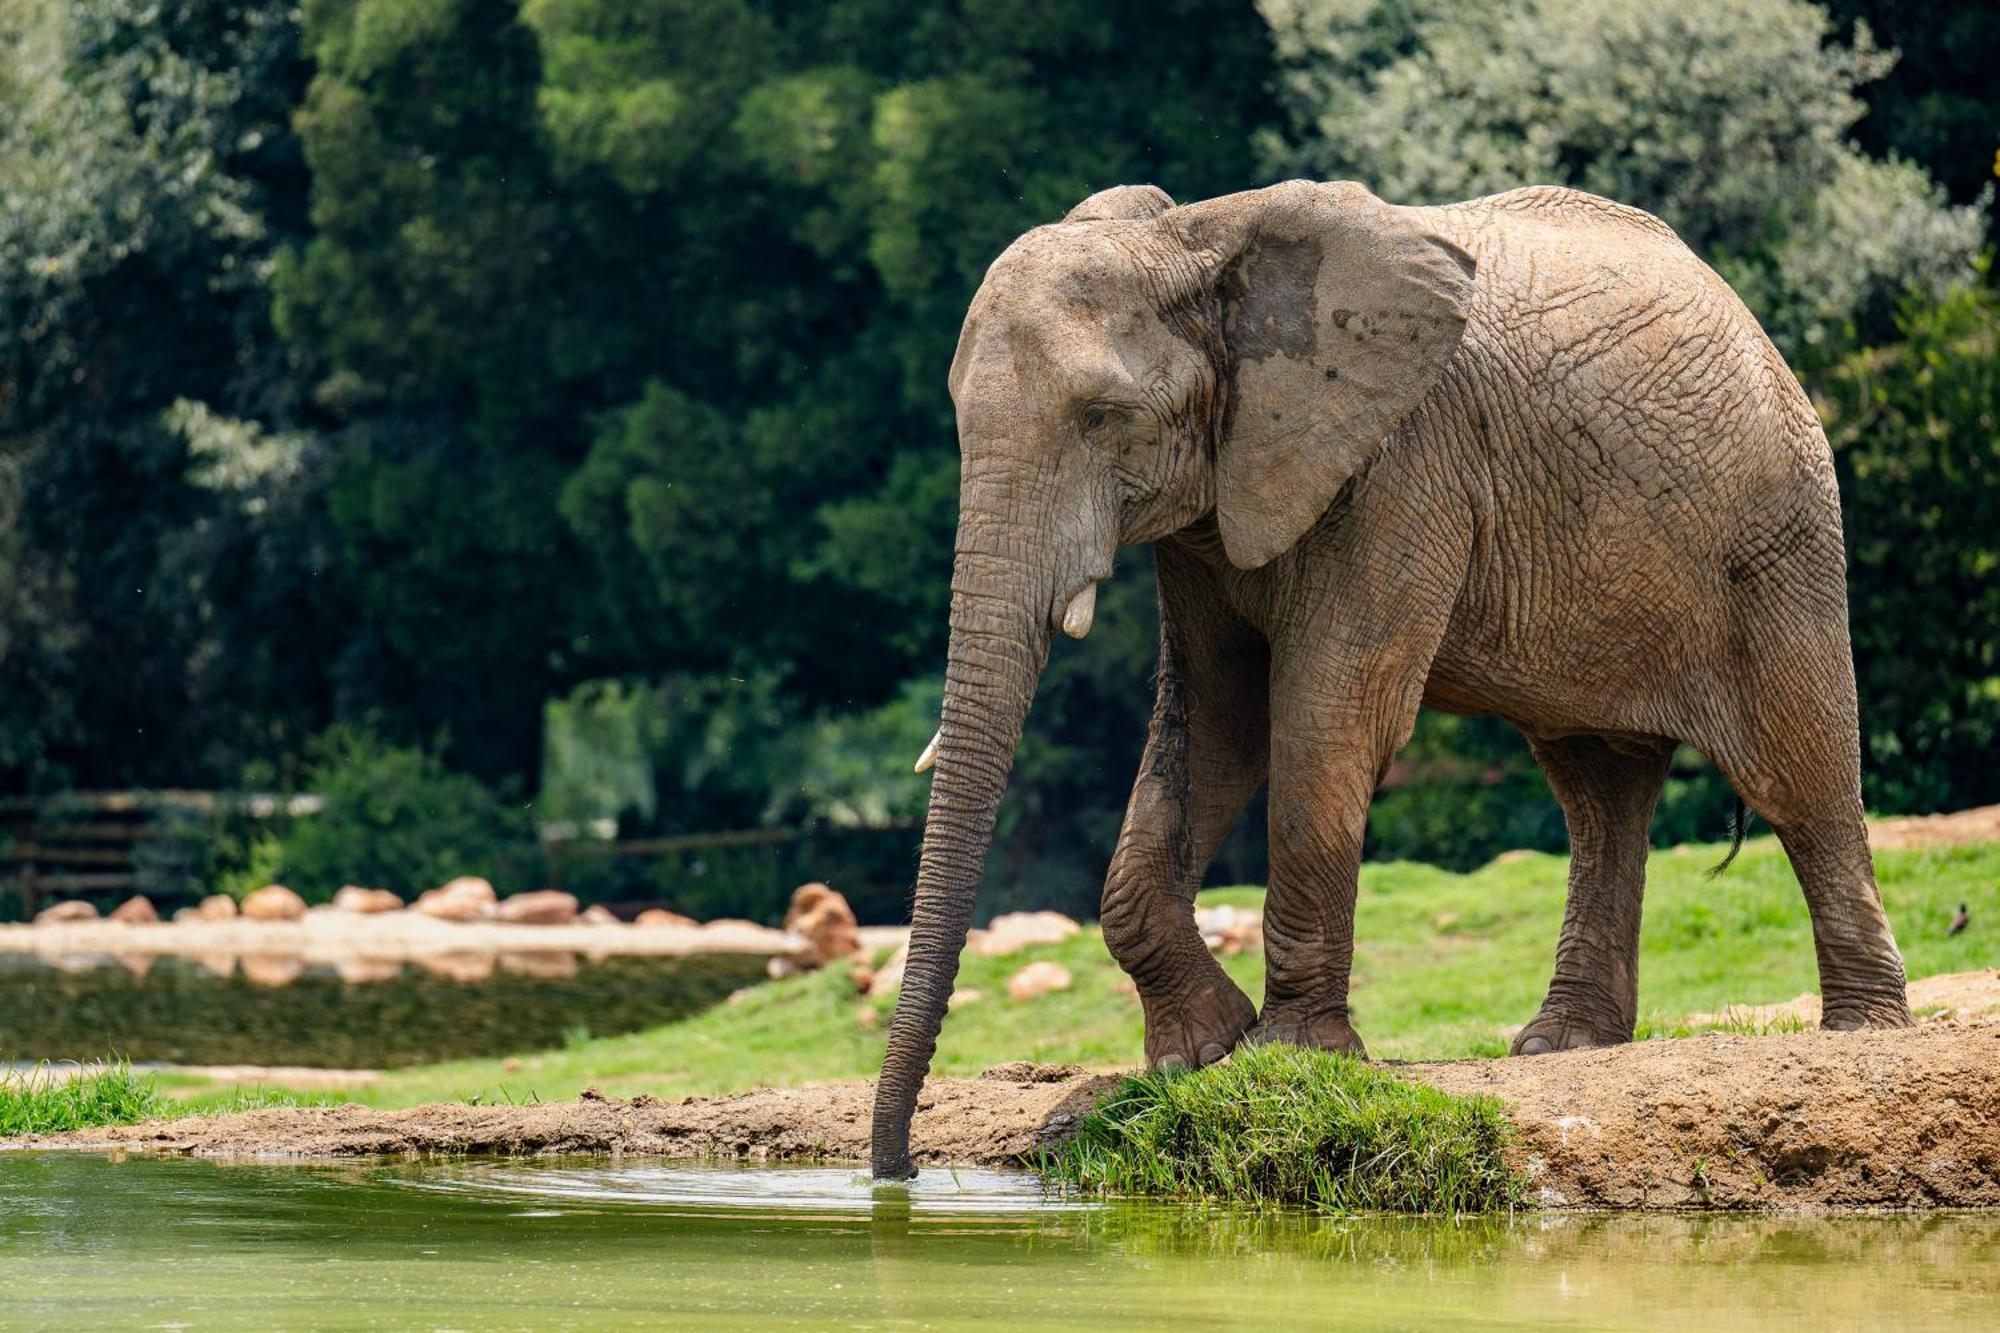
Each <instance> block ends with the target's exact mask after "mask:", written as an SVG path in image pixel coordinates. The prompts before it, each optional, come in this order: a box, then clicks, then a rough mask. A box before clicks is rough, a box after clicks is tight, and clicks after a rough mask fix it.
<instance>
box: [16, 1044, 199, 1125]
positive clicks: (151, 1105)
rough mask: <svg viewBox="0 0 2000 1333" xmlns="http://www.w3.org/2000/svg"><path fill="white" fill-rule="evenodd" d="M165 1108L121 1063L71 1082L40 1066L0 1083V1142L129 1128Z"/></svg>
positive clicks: (80, 1075)
mask: <svg viewBox="0 0 2000 1333" xmlns="http://www.w3.org/2000/svg"><path fill="white" fill-rule="evenodd" d="M165 1106H166V1102H165V1100H164V1099H163V1098H162V1097H161V1096H160V1093H159V1090H158V1089H157V1088H156V1087H155V1086H154V1082H153V1080H152V1079H150V1078H148V1077H146V1076H145V1075H142V1074H135V1073H134V1072H133V1071H132V1066H131V1065H129V1064H125V1063H124V1062H122V1061H120V1062H116V1063H112V1064H106V1065H103V1066H101V1067H95V1068H91V1069H88V1070H85V1071H83V1072H82V1073H78V1074H75V1075H74V1076H67V1075H66V1074H63V1073H59V1072H58V1071H56V1070H55V1069H52V1068H51V1067H50V1066H48V1065H42V1066H39V1067H37V1068H34V1069H28V1070H22V1071H19V1072H17V1073H12V1074H8V1075H6V1076H4V1077H0V1137H4V1136H8V1135H13V1134H61V1133H63V1132H65V1131H67V1130H72V1129H94V1128H96V1127H97V1126H99V1125H129V1124H132V1123H133V1122H135V1121H139V1120H144V1119H146V1118H147V1117H148V1116H152V1115H158V1114H160V1113H161V1111H162V1110H163V1109H164V1108H165Z"/></svg>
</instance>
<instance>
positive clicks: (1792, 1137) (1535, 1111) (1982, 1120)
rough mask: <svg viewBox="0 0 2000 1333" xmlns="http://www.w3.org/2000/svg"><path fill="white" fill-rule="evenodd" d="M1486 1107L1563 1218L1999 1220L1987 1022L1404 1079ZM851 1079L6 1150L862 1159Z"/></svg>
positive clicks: (944, 1108)
mask: <svg viewBox="0 0 2000 1333" xmlns="http://www.w3.org/2000/svg"><path fill="white" fill-rule="evenodd" d="M1400 1072H1402V1073H1404V1074H1405V1075H1407V1076H1409V1077H1413V1078H1418V1079H1421V1080H1423V1081H1425V1082H1428V1083H1431V1084H1433V1085H1435V1086H1437V1087H1440V1088H1443V1089H1446V1090H1447V1091H1451V1092H1460V1093H1487V1094H1491V1095H1493V1096H1495V1097H1498V1098H1499V1099H1500V1100H1501V1101H1502V1102H1503V1103H1504V1104H1505V1105H1506V1107H1507V1109H1508V1112H1509V1114H1510V1115H1511V1117H1512V1118H1513V1120H1514V1122H1515V1124H1516V1126H1517V1127H1518V1129H1519V1131H1520V1143H1519V1146H1518V1147H1517V1149H1516V1155H1517V1158H1518V1164H1519V1165H1520V1167H1521V1168H1522V1169H1523V1170H1524V1171H1526V1172H1527V1173H1528V1176H1529V1178H1530V1183H1531V1194H1532V1195H1533V1197H1534V1200H1535V1201H1536V1202H1538V1203H1540V1204H1542V1205H1543V1206H1548V1207H1573V1208H1773V1207H1775V1208H1787V1207H1792V1208H1796V1207H1819V1206H1834V1207H1896V1208H1917V1207H1981V1206H1996V1205H2000V1023H1979V1024H1966V1025H1960V1024H1947V1023H1938V1024H1931V1025H1927V1026H1925V1027H1921V1028H1917V1029H1912V1030H1910V1031H1907V1032H1893V1033H1858V1034H1849V1033H1821V1032H1805V1033H1798V1034H1794V1035H1789V1036H1776V1037H1736V1036H1708V1037H1691V1038H1686V1039H1683V1040H1678V1041H1652V1042H1643V1043H1638V1044H1635V1045H1630V1046H1622V1047H1617V1048H1614V1049H1610V1050H1601V1051H1576V1052H1570V1053H1566V1054H1561V1055H1547V1056H1540V1057H1537V1058H1534V1059H1523V1060H1467V1061H1458V1062H1453V1063H1448V1064H1424V1065H1408V1066H1404V1067H1402V1069H1401V1071H1400ZM1113 1081H1114V1079H1113V1077H1112V1076H1109V1075H1104V1074H1092V1073H1090V1072H1088V1071H1085V1070H1081V1069H1076V1068H1073V1067H1070V1068H1064V1067H1052V1066H1034V1065H1027V1064H1015V1065H1006V1066H1002V1067H1001V1068H998V1069H993V1070H989V1071H988V1072H987V1073H986V1074H984V1075H982V1076H981V1077H979V1078H976V1079H933V1080H932V1081H931V1082H930V1084H929V1085H928V1086H927V1087H926V1089H925V1093H924V1098H923V1101H922V1103H921V1104H920V1106H919V1109H918V1113H917V1122H916V1126H915V1132H914V1135H913V1141H914V1144H915V1146H916V1150H917V1156H918V1159H919V1160H920V1161H924V1162H930V1163H938V1162H954V1163H968V1164H985V1165H995V1164H1005V1163H1012V1162H1018V1161H1020V1160H1021V1159H1022V1158H1023V1157H1024V1156H1025V1155H1027V1154H1029V1153H1030V1152H1032V1150H1033V1149H1034V1148H1035V1146H1036V1145H1037V1144H1040V1143H1045V1142H1049V1141H1052V1140H1054V1139H1058V1138H1060V1137H1062V1136H1063V1135H1064V1134H1066V1133H1067V1132H1068V1131H1069V1128H1070V1126H1072V1125H1073V1124H1074V1123H1075V1120H1076V1118H1077V1117H1078V1116H1080V1115H1081V1114H1083V1113H1084V1112H1085V1111H1086V1110H1087V1109H1088V1108H1089V1107H1090V1105H1091V1104H1092V1103H1093V1102H1094V1101H1095V1099H1096V1098H1097V1097H1098V1096H1100V1095H1101V1094H1102V1093H1103V1092H1104V1091H1105V1089H1107V1088H1108V1087H1110V1086H1111V1084H1112V1083H1113ZM869 1098H870V1090H869V1087H868V1085H866V1084H863V1083H839V1084H827V1085H822V1086H818V1087H807V1088H785V1089H770V1090H766V1091H761V1092H749V1093H741V1094H737V1095H735V1096H728V1097H713V1098H684V1099H680V1100H676V1101H659V1100H655V1099H651V1098H646V1097H640V1098H637V1099H635V1100H633V1101H631V1102H622V1101H616V1100H608V1099H605V1098H601V1097H597V1096H594V1095H586V1096H585V1097H584V1098H582V1099H580V1100H578V1101H575V1102H563V1103H551V1104H544V1105H535V1106H481V1107H470V1106H427V1107H418V1108H415V1109H412V1110H407V1111H370V1110H365V1109H363V1108H361V1107H355V1106H347V1107H332V1108H324V1109H303V1110H267V1111H251V1112H246V1113H244V1114H241V1115H234V1116H225V1117H221V1118H218V1119H212V1120H169V1121H155V1122H152V1123H149V1124H144V1125H134V1126H128V1127H123V1128H116V1129H104V1130H93V1131H89V1132H86V1133H82V1134H75V1135H64V1136H55V1137H51V1138H42V1139H30V1140H15V1141H13V1143H12V1145H11V1146H14V1147H66V1148H123V1149H131V1150H141V1151H149V1150H150V1151H163V1152H183V1153H199V1154H209V1155H228V1156H240V1155H246V1154H254V1155H277V1156H308V1157H325V1156H341V1155H359V1154H372V1153H497V1154H526V1153H602V1152H632V1153H655V1154H663V1155H668V1156H676V1157H707V1156H720V1157H736V1158H749V1159H782V1158H798V1157H821V1158H836V1159H850V1160H860V1159H862V1158H864V1157H865V1155H866V1150H867V1139H868V1116H869Z"/></svg>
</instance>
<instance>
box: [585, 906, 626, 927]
mask: <svg viewBox="0 0 2000 1333" xmlns="http://www.w3.org/2000/svg"><path fill="white" fill-rule="evenodd" d="M577 920H578V921H580V922H582V923H583V924H584V925H586V926H622V925H624V924H625V923H624V922H623V921H620V920H619V919H618V913H616V912H614V911H612V910H611V909H610V908H608V907H606V906H605V905H604V904H603V903H592V904H591V905H590V906H588V907H586V908H584V909H583V912H582V913H581V914H580V915H579V916H578V917H577Z"/></svg>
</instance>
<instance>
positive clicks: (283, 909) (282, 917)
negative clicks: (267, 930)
mask: <svg viewBox="0 0 2000 1333" xmlns="http://www.w3.org/2000/svg"><path fill="white" fill-rule="evenodd" d="M305 914H306V900H305V899H303V898H301V897H299V895H298V894H296V893H293V892H292V891H291V890H290V889H288V888H286V887H285V886H284V885H282V884H266V885H265V886H264V887H263V888H261V889H258V890H256V891H254V892H252V893H249V894H246V895H245V896H244V899H243V915H244V916H245V917H247V918H248V919H250V920H252V921H299V920H302V919H304V917H305ZM243 974H244V975H245V976H249V975H250V964H249V961H248V960H247V959H246V960H245V961H244V964H243ZM252 979H253V980H255V978H252ZM257 984H258V985H260V986H261V985H263V984H265V983H263V982H261V981H260V982H258V983H257ZM278 984H279V985H284V984H286V983H284V982H279V983H278Z"/></svg>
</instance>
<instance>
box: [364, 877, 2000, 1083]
mask: <svg viewBox="0 0 2000 1333" xmlns="http://www.w3.org/2000/svg"><path fill="white" fill-rule="evenodd" d="M1721 853H1722V848H1721V847H1720V846H1719V845H1716V846H1698V847H1680V848H1674V849H1672V850H1668V851H1661V852H1656V853H1654V855H1653V857H1652V861H1651V866H1650V871H1649V883H1648V886H1647V897H1646V916H1645V924H1644V929H1643V932H1642V939H1641V962H1640V992H1639V1002H1640V1012H1641V1032H1642V1033H1643V1034H1648V1035H1654V1034H1672V1033H1676V1032H1680V1031H1683V1030H1686V1027H1687V1023H1686V1018H1687V1015H1689V1014H1693V1013H1720V1012H1721V1011H1723V1010H1726V1009H1728V1008H1729V1007H1731V1006H1742V1005H1752V1004H1768V1003H1772V1002H1776V1001H1780V1000H1788V999H1790V998H1792V997H1793V996H1795V995H1799V994H1802V993H1804V992H1807V991H1811V990H1814V989H1815V988H1816V985H1817V981H1816V977H1815V974H1814V968H1813V949H1812V936H1811V932H1810V930H1809V928H1808V925H1807V920H1806V912H1805V904H1804V901H1803V899H1802V898H1801V896H1800V893H1799V888H1798V884H1797V881H1795V880H1794V879H1793V878H1792V874H1791V869H1790V866H1789V865H1788V863H1787V862H1786V860H1785V857H1784V854H1783V852H1782V851H1781V850H1780V849H1779V847H1778V846H1777V843H1776V841H1775V840H1774V839H1772V838H1769V837H1765V838H1755V839H1752V840H1750V841H1749V842H1748V843H1746V844H1745V846H1744V850H1743V854H1742V855H1741V856H1740V857H1739V858H1738V859H1737V861H1736V863H1735V864H1734V865H1733V866H1731V867H1730V869H1729V871H1728V873H1727V874H1725V875H1723V876H1722V877H1721V878H1719V879H1716V880H1712V881H1711V880H1707V879H1704V878H1703V872H1704V871H1705V870H1707V868H1708V867H1710V866H1712V865H1714V864H1715V863H1716V861H1717V860H1719V859H1720V858H1721ZM1876 864H1877V874H1878V878H1879V879H1880V882H1881V885H1882V893H1883V899H1884V901H1885V903H1886V905H1887V908H1888V911H1889V916H1890V919H1891V921H1892V922H1893V923H1894V925H1895V927H1896V932H1897V938H1898V941H1899V942H1900V943H1901V945H1902V946H1903V951H1904V954H1905V956H1906V958H1907V960H1908V963H1909V967H1910V974H1911V975H1912V976H1913V977H1915V976H1926V975H1930V974H1932V973H1937V972H1958V971H1968V970H1971V969H1974V968H1979V967H1991V966H1993V965H1994V954H1995V947H1994V944H1993V940H1994V938H1995V932H2000V887H1997V886H2000V844H1996V845H1984V846H1973V847H1960V848H1951V849H1944V850H1937V851H1927V852H1885V853H1882V854H1881V855H1879V856H1878V857H1877V862H1876ZM1565 873H1566V864H1565V861H1564V858H1562V857H1559V856H1547V855H1541V854H1529V855H1520V856H1512V857H1509V858H1508V859H1506V860H1505V861H1502V862H1496V863H1494V864H1491V865H1488V866H1485V867H1483V868H1481V869H1479V870H1477V871H1474V872H1472V873H1470V874H1462V875H1461V874H1454V873H1452V872H1449V871H1444V870H1439V869H1436V868H1434V867H1430V866H1423V865H1412V864H1407V863H1390V864H1370V865H1367V866H1364V867H1363V868H1362V874H1361V896H1360V902H1359V906H1358V923H1357V931H1356V938H1357V945H1356V950H1355V971H1354V985H1353V996H1352V998H1353V1005H1354V1016H1355V1026H1356V1028H1357V1030H1358V1031H1359V1032H1360V1033H1361V1034H1362V1036H1363V1037H1364V1038H1365V1039H1366V1040H1367V1042H1368V1048H1369V1051H1370V1053H1371V1054H1372V1055H1375V1056H1377V1057H1381V1058H1389V1059H1449V1058H1456V1057H1463V1056H1468V1055H1498V1054H1502V1053H1504V1052H1505V1051H1506V1049H1507V1041H1508V1037H1507V1033H1508V1031H1509V1030H1510V1029H1511V1028H1513V1027H1515V1026H1518V1025H1519V1024H1522V1023H1525V1022H1526V1021H1527V1020H1528V1019H1529V1018H1530V1017H1532V1016H1533V1015H1534V1013H1535V1010H1536V1008H1537V1006H1538V1005H1539V1004H1540V1003H1541V998H1542V992H1543V989H1544V987H1545V986H1546V985H1547V984H1548V979H1549V973H1550V971H1551V969H1552V967H1553V966H1554V960H1555V945H1556V934H1557V931H1558V930H1559V928H1560V926H1561V923H1562V910H1563V897H1564V876H1565ZM1263 896H1264V894H1263V890H1262V889H1255V888H1238V889H1220V890H1214V891H1211V892H1209V893H1206V894H1204V895H1202V897H1203V901H1204V902H1208V903H1221V902H1233V903H1238V904H1244V905H1257V904H1260V903H1261V902H1262V901H1263ZM1960 902H1969V903H1971V904H1972V913H1973V921H1974V924H1973V928H1972V929H1971V930H1968V931H1966V932H1964V933H1962V934H1960V935H1958V936H1955V937H1952V938H1946V937H1945V927H1946V925H1947V923H1948V922H1949V921H1950V920H1951V917H1952V915H1953V913H1955V912H1956V911H1957V909H1958V904H1959V903H1960ZM1038 958H1048V959H1052V960H1054V961H1056V962H1059V963H1061V964H1063V965H1064V966H1065V967H1067V968H1068V969H1069V970H1070V972H1071V974H1072V975H1073V976H1074V978H1075V984H1074V985H1073V986H1072V987H1071V989H1069V990H1067V991H1062V992H1058V993H1055V994H1052V995H1047V996H1044V997H1043V998H1041V999H1038V1000H1035V1001H1032V1002H1029V1003H1026V1004H1015V1003H1013V1002H1011V1001H1009V1000H1008V999H1007V993H1006V981H1007V978H1008V977H1009V976H1011V975H1012V974H1013V973H1014V972H1015V971H1017V970H1019V969H1020V968H1021V967H1022V966H1023V965H1024V964H1026V963H1027V962H1029V961H1031V960H1033V959H1038ZM1223 966H1224V967H1225V969H1227V970H1228V972H1229V973H1230V975H1231V976H1233V977H1234V978H1235V979H1236V981H1237V983H1238V984H1239V985H1241V986H1242V987H1243V988H1244V990H1245V991H1246V992H1247V993H1248V994H1249V995H1250V996H1251V998H1252V999H1253V1000H1254V999H1258V998H1260V997H1261V995H1262V993H1263V983H1264V971H1263V959H1262V958H1261V957H1259V956H1256V955H1245V956H1242V957H1237V958H1231V959H1225V960H1224V961H1223ZM959 986H960V989H961V991H962V992H963V991H976V992H978V994H979V998H978V999H976V1000H970V1001H962V1002H961V1003H960V1004H959V1005H958V1006H957V1007H956V1008H955V1009H954V1010H953V1011H952V1013H951V1016H950V1018H949V1019H948V1020H947V1022H946V1023H945V1027H944V1033H943V1037H942V1039H941V1041H940V1043H939V1046H938V1057H937V1063H936V1068H937V1069H938V1071H939V1072H941V1073H951V1074H970V1073H977V1072H978V1071H980V1070H982V1069H985V1068H988V1067H990V1066H992V1065H995V1064H999V1063H1002V1062H1004V1061H1008V1060H1023V1059H1027V1060H1043V1061H1067V1062H1074V1063H1079V1064H1085V1065H1090V1066H1094V1067H1103V1068H1129V1067H1131V1066H1132V1065H1134V1064H1136V1063H1137V1062H1138V1061H1139V1059H1140V1037H1141V1027H1142V1024H1141V1017H1140V1009H1139V1002H1138V1000H1137V998H1136V997H1135V996H1134V995H1132V994H1131V993H1130V992H1129V990H1128V989H1127V988H1126V987H1125V986H1124V976H1123V974H1122V973H1121V972H1119V970H1118V968H1117V967H1116V965H1115V964H1114V963H1113V962H1112V961H1111V959H1110V956H1109V955H1108V954H1107V953H1106V952H1105V948H1104V944H1103V941H1102V939H1101V938H1100V937H1099V935H1098V933H1097V932H1096V930H1095V929H1086V930H1085V931H1084V932H1083V933H1082V934H1080V935H1078V936H1076V937H1074V938H1072V939H1070V940H1067V941H1065V942H1064V943H1062V944H1059V945H1053V946H1048V947H1044V948H1037V949H1030V950H1026V951H1023V952H1022V953H1019V954H1015V955H1013V956H1011V957H1007V958H982V957H979V956H977V955H968V956H967V957H966V959H965V962H964V966H963V970H962V971H961V974H960V979H959ZM891 1006H892V1001H891V1000H889V999H882V1000H872V1001H871V1000H865V999H862V998H861V997H859V996H857V995H856V994H855V992H854V988H853V986H852V984H851V983H850V982H849V980H848V978H847V969H846V968H833V969H829V970H827V971H824V972H819V973H815V974H812V975H809V976H806V977H801V978H798V979H795V980H791V981H786V982H782V983H779V984H776V985H770V986H759V987H755V988H753V989H751V990H749V991H747V992H744V993H742V994H741V995H740V996H739V998H738V1000H737V1001H736V1002H733V1003H730V1004H725V1005H718V1006H716V1007H715V1008H713V1009H711V1010H709V1011H707V1012H705V1013H702V1014H699V1015H696V1016H695V1017H693V1018H689V1019H686V1020H684V1021H681V1022H678V1023H673V1024H670V1025H667V1026H665V1027H659V1028H654V1029H651V1030H649V1031H644V1032H638V1033H633V1034H630V1035H628V1036H623V1037H608V1038H597V1039H593V1040H590V1041H585V1042H578V1043H574V1044H572V1045H570V1046H568V1047H566V1048H564V1049H560V1050H553V1051H542V1052H522V1053H521V1054H520V1055H519V1056H518V1057H517V1060H516V1061H515V1062H511V1064H512V1066H514V1067H510V1064H503V1062H502V1061H500V1060H466V1061H456V1062H453V1063H449V1064H440V1065H431V1066H425V1067H422V1068H418V1069H411V1070H403V1071H398V1072H394V1073H391V1074H389V1075H388V1076H387V1077H385V1078H384V1079H383V1080H382V1081H381V1082H380V1083H378V1084H375V1085H372V1086H370V1087H367V1088H362V1089H358V1090H356V1091H355V1092H354V1093H353V1094H352V1099H353V1100H358V1101H361V1102H365V1103H369V1104H373V1105H378V1106H408V1105H415V1104H417V1103H420V1102H425V1101H447V1100H459V1101H463V1100H468V1099H471V1098H474V1097H477V1098H479V1099H481V1100H485V1101H527V1100H530V1099H533V1098H536V1097H539V1098H541V1099H543V1100H560V1099H567V1098H570V1097H574V1096H575V1095H576V1094H577V1092H578V1091H579V1090H580V1089H582V1088H585V1087H590V1086H596V1087H598V1088H601V1089H602V1090H604V1091H605V1092H606V1093H609V1094H611V1095H614V1096H627V1097H629V1096H632V1095H634V1094H636V1093H639V1092H649V1093H652V1094H654V1095H655V1096H678V1095H685V1094H689V1093H715V1092H728V1091H734V1090H738V1089H742V1088H751V1087H759V1086H769V1085H782V1084H797V1083H806V1082H812V1081H816V1080H823V1079H840V1078H865V1077H872V1076H873V1075H874V1073H875V1072H876V1069H877V1067H878V1066H879V1064H880V1061H881V1058H882V1047H883V1041H884V1038H885V1035H886V1032H887V1029H888V1017H889V1012H890V1009H891ZM864 1010H867V1011H872V1026H865V1025H864V1022H866V1021H868V1020H864V1018H863V1011H864ZM1723 1026H1725V1027H1726V1026H1727V1024H1724V1025H1723Z"/></svg>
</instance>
